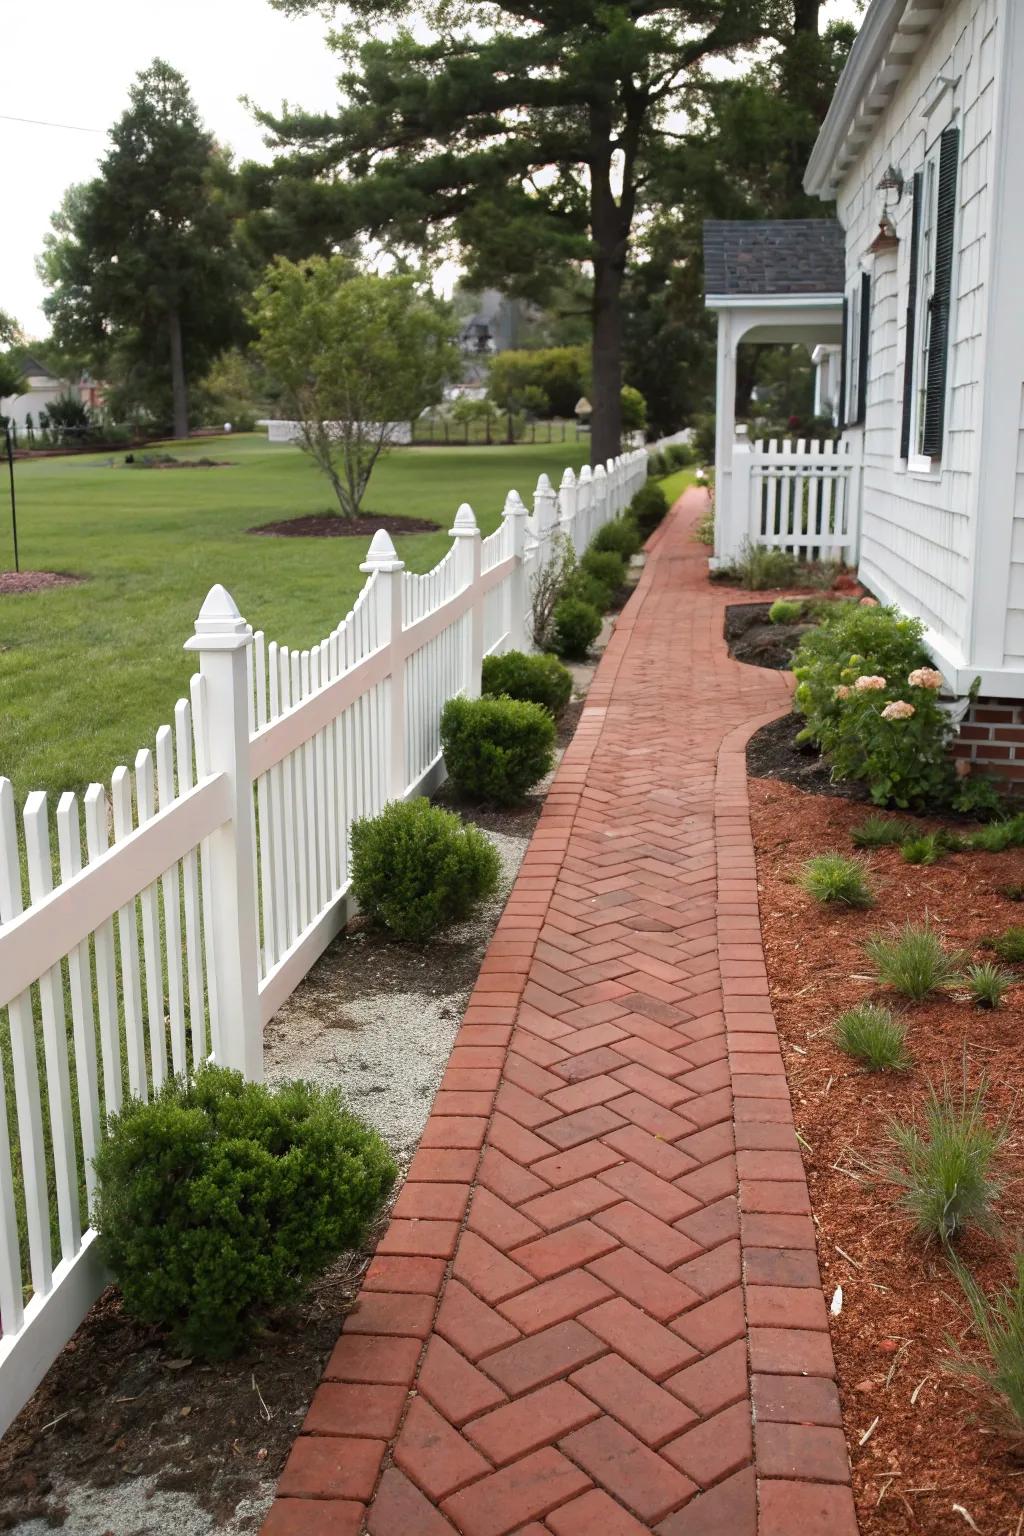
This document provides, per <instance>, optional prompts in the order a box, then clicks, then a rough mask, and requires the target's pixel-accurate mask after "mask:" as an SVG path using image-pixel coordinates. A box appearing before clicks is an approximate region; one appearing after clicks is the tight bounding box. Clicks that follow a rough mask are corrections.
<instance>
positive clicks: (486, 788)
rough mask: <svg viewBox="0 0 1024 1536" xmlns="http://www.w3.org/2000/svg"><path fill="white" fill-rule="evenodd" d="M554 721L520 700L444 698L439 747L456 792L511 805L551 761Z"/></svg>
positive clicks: (535, 706)
mask: <svg viewBox="0 0 1024 1536" xmlns="http://www.w3.org/2000/svg"><path fill="white" fill-rule="evenodd" d="M554 748H555V722H554V721H553V720H552V718H551V716H550V714H549V713H548V711H547V710H546V709H543V708H542V707H541V705H539V704H527V703H526V702H524V701H523V700H520V699H466V698H462V697H458V698H454V699H449V700H448V703H447V704H446V705H445V707H444V709H443V711H442V713H441V749H442V751H443V752H444V760H445V764H446V765H447V768H448V772H449V774H450V775H451V778H452V781H453V783H454V784H455V787H456V788H457V789H458V790H459V791H460V793H461V794H464V795H466V796H468V797H469V798H470V799H473V800H484V801H491V802H492V803H493V804H495V805H515V804H517V803H518V802H519V801H520V800H522V799H523V798H524V796H525V795H526V794H527V792H528V791H529V790H530V789H532V788H533V786H534V784H536V783H537V782H538V781H539V780H540V779H542V778H543V777H544V775H545V774H546V773H547V772H548V770H549V769H550V767H551V765H552V763H553V761H554Z"/></svg>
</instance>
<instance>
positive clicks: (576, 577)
mask: <svg viewBox="0 0 1024 1536" xmlns="http://www.w3.org/2000/svg"><path fill="white" fill-rule="evenodd" d="M570 597H571V598H575V599H576V601H577V602H580V603H586V604H587V606H588V607H590V608H596V609H597V611H598V613H607V612H608V610H609V608H610V607H611V606H612V599H613V597H614V592H613V590H612V588H611V587H607V586H605V584H604V582H603V581H598V579H597V577H596V576H591V575H590V574H589V572H587V571H579V570H577V571H574V572H573V573H572V575H571V576H570V577H569V580H568V581H567V582H566V584H565V588H564V590H563V591H562V594H561V597H560V598H559V602H564V600H565V599H566V598H570Z"/></svg>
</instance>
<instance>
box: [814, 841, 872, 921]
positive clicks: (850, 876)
mask: <svg viewBox="0 0 1024 1536" xmlns="http://www.w3.org/2000/svg"><path fill="white" fill-rule="evenodd" d="M797 881H798V884H799V885H800V887H801V889H802V890H804V891H806V892H807V894H808V896H811V897H813V898H814V900H815V901H818V902H821V903H822V904H823V905H824V904H825V903H826V902H833V901H834V902H836V903H838V904H839V905H840V906H845V907H870V906H873V905H874V896H873V895H872V892H871V887H870V885H869V884H868V880H867V866H866V865H865V864H864V862H863V860H862V859H854V858H849V857H848V856H847V855H846V854H843V853H835V852H829V853H819V854H816V855H815V856H814V857H813V858H810V859H808V860H807V862H806V863H805V864H804V866H803V868H802V869H801V871H800V873H799V875H798V876H797Z"/></svg>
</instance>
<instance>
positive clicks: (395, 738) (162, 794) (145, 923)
mask: <svg viewBox="0 0 1024 1536" xmlns="http://www.w3.org/2000/svg"><path fill="white" fill-rule="evenodd" d="M646 473H647V456H646V454H645V453H644V452H643V451H642V450H640V451H635V452H630V453H627V454H624V455H621V456H620V457H619V458H617V459H615V460H609V461H608V464H607V465H602V466H598V467H597V468H596V469H595V470H594V471H593V473H591V471H590V469H589V468H584V469H583V470H582V471H581V472H580V474H579V475H578V476H577V475H575V474H574V473H573V471H572V470H566V471H565V474H564V475H563V477H562V481H561V484H560V486H559V488H558V490H557V491H555V489H554V488H553V487H552V485H551V484H550V482H549V481H548V478H547V476H546V475H542V476H541V477H540V480H539V482H538V484H537V488H536V492H535V494H534V498H533V510H532V512H528V511H527V508H526V506H525V505H524V503H523V501H522V500H521V498H520V497H519V496H518V495H517V494H516V492H515V491H510V492H509V495H508V497H507V498H506V502H505V506H504V510H503V516H502V519H501V522H500V524H499V526H498V528H497V529H496V530H495V531H494V532H493V533H491V534H490V535H489V536H488V537H486V538H482V537H481V534H480V530H479V528H478V527H477V523H476V518H475V516H474V514H473V511H472V509H471V508H470V507H468V506H465V505H464V506H462V507H460V509H459V512H458V514H457V516H456V518H455V522H454V526H453V527H452V530H451V538H452V548H451V549H450V550H449V552H448V553H447V554H446V555H445V557H444V559H443V560H441V561H440V562H439V563H438V564H437V565H436V566H435V567H434V568H433V570H431V571H428V572H426V574H424V575H417V574H414V573H413V572H410V571H407V570H406V569H405V565H404V563H403V562H402V561H401V560H400V559H399V558H398V555H397V553H396V551H395V548H394V545H393V544H392V542H391V540H390V538H389V537H388V535H387V534H386V533H384V532H383V531H381V532H378V533H376V534H375V535H374V538H373V540H372V542H371V544H370V548H369V551H368V553H367V557H366V560H365V561H364V563H363V565H362V566H361V569H362V571H363V572H364V573H365V574H366V583H365V585H364V586H363V588H362V590H361V592H360V593H359V596H358V597H357V599H356V601H355V603H354V605H353V607H352V609H351V611H350V612H349V613H348V614H346V616H345V617H344V618H343V619H342V620H341V622H340V623H339V624H338V625H337V626H336V627H335V628H334V629H333V630H332V631H331V632H330V634H328V635H327V636H326V638H325V639H324V640H322V641H321V642H320V643H319V644H318V645H315V646H313V647H311V648H310V649H308V650H305V649H303V650H295V649H292V648H290V647H288V646H286V645H280V644H278V643H277V642H276V641H273V640H270V641H268V640H267V638H266V636H265V635H264V634H263V632H262V631H257V632H256V633H255V634H254V633H253V631H252V628H251V627H250V625H248V624H247V623H246V621H245V620H244V619H243V618H242V616H241V614H240V613H239V612H238V609H237V608H236V606H235V604H234V602H233V600H232V598H231V596H230V594H229V593H228V592H227V591H226V590H225V589H224V587H222V586H219V585H218V586H215V587H213V588H212V590H211V591H210V593H209V595H208V596H207V598H206V601H205V602H204V603H203V606H202V609H201V611H200V614H199V617H198V619H197V620H196V625H195V634H194V635H193V636H192V637H191V638H190V639H189V640H188V641H187V643H186V649H187V650H189V651H192V652H194V653H195V654H196V655H197V657H198V661H199V670H198V672H197V673H196V674H195V675H194V676H193V678H192V680H191V687H190V696H189V698H188V699H181V700H179V701H178V703H177V705H176V706H175V709H174V712H173V724H169V725H165V726H161V728H160V730H159V731H157V733H156V739H155V743H154V747H153V748H152V749H150V748H144V749H143V750H141V751H140V752H139V753H138V754H137V755H136V758H135V762H134V767H133V768H132V769H129V768H127V767H119V768H117V769H115V771H114V773H113V776H112V779H111V784H110V789H109V792H108V791H107V790H106V789H105V788H104V786H102V785H99V784H92V785H90V786H89V788H88V789H87V790H86V792H85V794H84V796H82V797H81V802H80V800H79V797H78V796H77V795H73V794H65V795H62V796H61V797H60V800H59V803H58V805H57V808H56V816H55V828H56V841H54V840H53V837H52V829H51V825H50V818H49V810H48V803H47V797H46V795H45V794H43V793H42V792H39V791H36V792H33V793H32V794H30V795H29V797H28V799H27V801H26V803H25V806H24V808H23V812H22V816H21V819H20V827H19V820H18V817H17V815H16V807H15V801H14V794H13V790H12V787H11V784H10V783H9V781H8V780H6V779H2V778H0V1433H3V1431H4V1430H5V1429H6V1428H7V1426H8V1425H9V1424H10V1422H11V1420H12V1419H13V1418H14V1416H15V1415H16V1413H17V1412H18V1411H19V1409H20V1408H21V1406H22V1405H23V1403H24V1402H25V1401H26V1400H27V1398H28V1397H29V1395H30V1394H31V1392H32V1391H33V1390H34V1388H35V1386H36V1385H37V1383H38V1382H39V1381H40V1380H41V1378H42V1376H43V1374H44V1372H45V1371H46V1370H47V1368H48V1367H49V1365H50V1364H51V1362H52V1361H53V1359H54V1358H55V1357H56V1355H57V1354H58V1353H59V1351H60V1349H61V1348H62V1346H63V1345H64V1343H65V1342H66V1341H67V1339H68V1338H69V1337H70V1336H71V1334H72V1333H73V1332H74V1330H75V1328H76V1327H77V1326H78V1323H79V1322H80V1321H81V1319H82V1317H83V1316H84V1315H85V1312H86V1311H87V1310H88V1308H89V1306H90V1305H91V1303H92V1301H93V1300H94V1299H95V1297H96V1296H97V1295H98V1293H99V1290H100V1289H101V1287H102V1285H103V1283H104V1279H105V1276H104V1273H103V1270H102V1266H101V1264H100V1263H99V1260H98V1257H97V1252H96V1245H95V1232H94V1230H93V1228H92V1227H91V1226H90V1225H89V1207H90V1201H91V1198H92V1194H93V1170H92V1159H93V1156H94V1154H95V1151H96V1147H97V1145H98V1142H99V1140H100V1138H101V1137H102V1136H103V1134H104V1127H105V1125H106V1122H107V1119H108V1117H109V1116H110V1115H111V1114H112V1113H115V1112H116V1111H117V1110H118V1109H119V1108H120V1107H121V1105H122V1104H123V1102H124V1100H125V1097H126V1095H134V1096H135V1097H138V1098H142V1099H146V1098H148V1097H149V1096H150V1095H151V1094H152V1093H153V1092H155V1091H156V1090H158V1089H159V1087H160V1085H161V1084H162V1083H163V1082H164V1081H165V1079H166V1078H167V1075H168V1074H169V1073H172V1072H173V1073H180V1072H189V1071H191V1070H193V1068H194V1067H195V1066H196V1065H197V1064H198V1063H200V1062H202V1061H205V1060H207V1059H213V1060H216V1061H218V1062H221V1063H223V1064H225V1065H228V1066H232V1067H237V1068H238V1069H240V1070H241V1071H242V1072H244V1073H245V1075H246V1076H247V1077H249V1078H250V1079H254V1080H259V1079H260V1078H261V1077H262V1075H263V1027H264V1025H265V1024H266V1022H267V1020H268V1019H269V1018H270V1017H271V1016H272V1015H273V1014H274V1012H275V1011H276V1010H277V1009H278V1008H279V1007H280V1006H281V1004H282V1003H283V1002H284V1000H285V999H286V998H287V997H288V995H289V994H290V993H291V992H292V991H293V990H294V988H295V987H296V986H297V985H298V983H299V981H300V980H301V979H302V977H303V976H304V975H305V974H306V972H307V971H308V969H309V967H310V966H311V965H312V964H313V962H314V961H315V960H316V959H317V958H318V956H319V955H320V954H321V953H322V952H323V950H324V949H325V948H326V946H327V945H328V944H329V943H330V941H331V939H332V938H334V936H335V935H336V934H337V933H338V932H339V931H340V929H341V928H342V926H343V925H344V923H345V921H346V920H347V918H348V916H349V915H350V900H349V832H350V829H351V825H352V822H353V821H354V820H355V819H356V818H358V817H361V816H367V815H372V814H374V813H375V812H377V811H378V810H380V809H381V807H382V806H383V805H384V803H385V802H386V801H388V800H395V799H405V798H409V797H411V796H413V795H417V794H424V793H429V792H430V791H431V790H432V789H434V788H435V787H436V785H437V784H438V783H439V782H440V781H441V779H442V778H443V776H444V765H443V762H442V759H441V749H440V738H439V729H438V724H439V718H440V714H441V709H442V707H443V705H444V703H445V702H446V700H447V699H449V698H451V697H453V696H454V695H455V694H458V693H467V694H469V695H475V694H478V693H479V691H480V672H481V665H482V660H483V657H484V655H485V654H487V653H489V652H497V651H501V650H504V649H507V648H510V647H519V648H524V649H529V648H530V645H531V642H530V585H531V580H532V577H533V575H534V574H536V572H538V571H539V570H541V569H543V567H544V565H545V564H546V562H547V561H548V560H549V559H550V558H551V555H552V550H553V546H554V542H555V539H556V536H557V535H558V534H564V536H565V537H566V538H568V539H570V540H571V541H572V542H573V544H574V546H575V547H576V548H577V549H582V548H584V547H585V546H586V544H587V543H588V542H589V541H590V539H591V538H592V537H593V535H594V533H596V532H597V530H598V528H599V527H600V526H601V525H602V524H603V523H605V522H607V521H609V520H610V519H611V518H613V517H615V516H617V515H618V514H619V513H620V512H621V511H622V510H623V509H624V508H625V506H626V505H627V504H628V503H629V501H630V500H631V499H632V497H633V495H634V494H635V492H636V491H637V489H638V488H639V486H640V485H641V484H642V483H643V480H644V478H645V476H646ZM5 1022H6V1028H3V1027H2V1026H3V1024H4V1023H5Z"/></svg>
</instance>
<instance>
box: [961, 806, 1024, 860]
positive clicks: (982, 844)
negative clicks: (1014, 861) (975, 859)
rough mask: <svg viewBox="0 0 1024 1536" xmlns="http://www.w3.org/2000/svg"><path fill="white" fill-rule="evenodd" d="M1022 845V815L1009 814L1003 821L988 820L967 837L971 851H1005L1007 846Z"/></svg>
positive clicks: (1023, 829) (1023, 824) (1023, 837)
mask: <svg viewBox="0 0 1024 1536" xmlns="http://www.w3.org/2000/svg"><path fill="white" fill-rule="evenodd" d="M1022 846H1024V815H1020V814H1018V815H1016V816H1010V817H1008V818H1007V819H1006V820H1005V821H990V822H989V823H988V825H987V826H984V827H979V828H978V830H977V832H972V834H971V836H970V838H969V839H968V847H969V848H970V849H971V851H972V852H973V853H1005V851H1006V849H1007V848H1020V847H1022Z"/></svg>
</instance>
